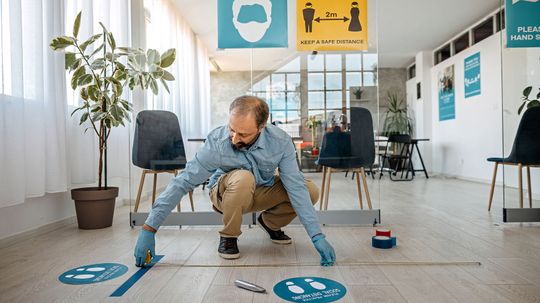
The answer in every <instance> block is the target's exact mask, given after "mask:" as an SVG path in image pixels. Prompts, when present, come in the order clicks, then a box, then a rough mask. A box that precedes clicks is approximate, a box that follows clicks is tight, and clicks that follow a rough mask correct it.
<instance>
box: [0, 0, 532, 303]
mask: <svg viewBox="0 0 540 303" xmlns="http://www.w3.org/2000/svg"><path fill="white" fill-rule="evenodd" d="M219 1H222V0H218V1H209V0H202V1H190V0H131V1H130V0H115V1H110V0H109V1H107V0H96V1H85V0H77V1H63V0H52V1H39V0H32V1H30V0H28V1H13V0H11V1H10V0H3V1H0V17H1V28H0V51H1V52H0V68H1V72H0V99H1V100H0V119H1V120H0V171H1V172H2V173H1V174H0V252H1V253H2V256H3V257H2V260H0V273H1V276H0V281H1V282H0V290H2V293H3V295H2V297H3V298H2V299H0V301H4V300H6V301H5V302H12V301H13V302H38V301H39V302H53V301H104V300H110V299H111V298H109V295H110V293H112V292H113V291H114V290H115V289H116V288H117V287H118V286H119V285H120V284H121V283H122V282H123V280H125V279H127V278H126V276H129V275H131V274H133V273H135V272H136V271H137V270H138V269H137V268H136V267H135V266H134V262H133V256H132V254H133V247H134V245H135V242H136V239H137V232H138V230H139V229H140V225H141V224H142V223H141V222H142V221H141V218H144V216H145V215H146V214H147V213H148V212H149V211H150V209H151V205H152V200H154V199H155V197H156V196H158V195H159V193H160V192H162V191H163V190H164V189H165V187H166V186H167V184H168V182H169V181H170V180H171V178H173V177H174V172H173V173H171V172H170V171H162V172H164V173H156V170H155V169H154V170H151V172H146V173H145V170H147V169H148V168H144V167H143V168H141V167H140V166H137V165H136V164H135V163H134V162H133V159H134V154H133V153H134V151H135V149H134V140H136V136H137V132H136V127H137V123H136V121H137V115H138V113H140V112H141V111H145V110H164V111H169V112H172V113H174V115H175V116H176V117H177V119H178V124H179V126H180V130H181V136H182V137H181V141H182V142H181V143H182V145H183V148H184V149H185V155H184V157H185V160H187V161H189V160H191V159H193V157H194V155H195V153H196V151H197V149H198V148H199V147H200V146H201V145H202V144H203V141H204V138H205V137H206V135H207V134H208V133H209V132H210V131H211V130H212V129H214V128H216V127H218V126H221V125H225V124H227V123H228V113H229V105H230V103H231V102H232V101H233V100H234V98H236V97H238V96H241V95H246V94H247V95H255V96H258V97H260V98H262V99H264V100H265V101H266V102H267V103H268V105H269V108H270V121H269V123H272V124H274V125H276V126H278V127H280V128H282V129H283V130H285V131H286V132H287V133H288V134H289V135H290V136H291V137H292V139H293V141H294V143H295V147H296V149H297V159H298V165H299V168H300V169H301V170H302V171H303V173H304V176H305V177H307V178H310V179H312V180H313V181H314V182H315V183H316V184H317V185H318V187H319V188H320V189H322V188H323V187H324V188H325V191H326V194H323V195H321V198H320V200H319V202H318V203H317V204H315V206H314V207H315V208H316V209H317V210H318V211H319V213H325V212H328V213H330V212H331V211H350V212H351V214H354V216H353V217H354V218H351V216H347V217H343V218H342V219H340V217H339V214H343V212H336V213H335V214H336V217H332V218H333V219H332V220H330V219H329V220H330V221H329V223H328V224H325V226H324V228H323V229H324V231H325V233H326V234H327V237H328V239H329V241H330V242H331V243H333V244H335V248H336V254H337V258H338V264H339V262H340V261H343V262H364V261H370V262H376V261H378V262H383V261H396V262H417V261H418V262H420V261H421V262H434V263H436V262H439V265H433V266H431V265H426V263H424V264H423V265H399V264H398V265H388V264H383V265H380V264H379V265H377V264H375V265H369V264H368V265H362V266H343V267H340V266H337V267H333V268H328V269H327V268H318V267H305V268H304V267H281V268H280V267H273V268H257V267H256V268H241V267H239V268H219V267H215V268H196V267H193V268H189V267H185V268H183V267H181V264H207V265H208V264H216V263H219V264H226V261H223V260H220V259H219V257H218V256H217V254H216V252H215V250H216V248H217V239H216V238H217V230H218V228H219V226H216V224H215V222H214V221H211V223H210V221H208V222H209V223H208V224H203V223H205V222H204V221H199V223H195V224H185V225H184V224H182V221H181V219H179V221H175V224H171V225H170V226H166V227H163V228H162V230H160V232H159V233H158V237H157V241H158V242H157V249H158V253H159V251H161V252H162V253H163V254H164V255H165V256H166V259H165V260H166V262H170V263H174V264H180V265H179V266H176V267H174V268H173V266H170V267H165V266H164V267H162V268H161V267H157V268H154V269H152V270H151V271H149V273H148V274H147V275H146V276H145V277H144V278H142V280H141V281H139V282H138V283H137V284H135V285H134V286H133V287H132V289H131V290H130V291H128V292H127V293H126V294H125V295H124V296H123V298H120V299H122V300H126V301H133V300H140V301H154V302H163V301H172V300H176V301H181V302H182V301H189V302H213V301H220V302H263V301H264V302H267V301H268V302H274V301H276V302H280V298H279V297H277V296H275V295H274V294H273V293H272V292H271V291H270V290H271V289H272V287H273V286H274V285H275V284H276V283H277V282H279V281H281V280H284V279H287V278H288V277H295V276H319V277H327V278H331V279H333V280H337V281H340V282H341V283H342V284H344V285H345V286H346V287H347V294H346V296H345V297H344V299H343V301H344V302H371V301H373V302H381V301H388V302H484V301H486V302H487V301H490V302H537V301H538V300H540V241H538V240H539V239H540V230H539V226H538V224H537V223H535V222H538V221H540V211H539V210H538V208H537V207H538V203H539V200H540V181H539V180H540V171H539V170H538V169H537V167H538V166H539V163H540V160H539V158H540V154H536V155H527V156H526V157H532V158H533V159H532V160H531V161H532V162H529V163H528V164H527V163H521V162H520V161H519V160H517V161H514V160H515V159H493V158H505V157H509V155H510V156H511V155H513V152H512V151H513V149H516V148H517V149H518V150H521V151H524V152H525V153H527V150H533V149H528V146H529V145H527V144H531V146H534V145H535V144H536V145H538V142H539V139H538V138H539V135H538V133H539V132H540V129H538V128H536V131H534V130H530V129H529V130H528V136H529V137H528V138H529V140H530V138H532V140H533V141H532V142H530V141H528V143H527V142H526V143H524V141H523V140H522V141H520V140H519V139H518V138H520V137H521V135H523V134H522V133H523V132H520V130H519V129H520V122H523V121H522V120H523V117H525V116H526V115H529V116H530V118H529V119H531V121H533V122H530V123H529V124H533V125H536V126H537V124H538V123H536V124H534V121H538V119H539V118H538V114H535V113H538V111H535V110H534V107H535V105H540V102H539V101H536V103H535V102H534V100H535V99H538V96H537V94H538V90H539V89H540V87H539V86H538V85H539V83H540V49H539V48H538V47H536V48H535V47H519V48H511V47H508V42H509V41H508V39H507V33H506V25H507V24H506V20H507V16H506V6H505V1H502V0H473V1H471V0H469V1H465V0H456V1H453V2H452V3H451V5H449V4H448V3H447V2H445V1H439V0H437V1H424V0H411V1H390V0H380V1H373V0H368V1H366V2H367V20H368V24H367V25H365V26H366V28H367V35H368V40H367V49H365V50H345V51H325V50H320V51H298V50H297V44H296V40H297V31H303V30H304V29H303V28H298V26H297V24H298V22H297V9H298V4H297V1H283V2H284V3H286V8H287V13H288V14H287V24H288V27H287V41H288V46H287V47H279V48H244V49H229V48H226V49H220V48H218V17H217V16H218V2H219ZM313 2H314V3H316V1H313ZM359 2H361V1H359ZM515 2H517V3H515ZM514 4H520V5H522V4H526V5H536V6H535V8H538V7H539V6H538V5H537V4H538V3H536V2H532V1H524V0H522V1H514ZM79 12H82V15H81V21H80V30H79V33H78V35H79V37H83V38H80V39H83V40H81V41H84V39H86V38H87V37H90V36H92V35H94V34H96V33H100V31H101V30H102V28H101V26H100V25H99V23H98V22H102V23H103V24H104V25H105V26H106V27H107V29H108V30H110V32H112V33H114V38H115V40H116V44H117V45H118V46H130V47H133V48H142V49H145V50H146V49H156V50H158V51H159V52H160V55H161V54H164V52H165V51H167V50H168V49H171V48H174V49H175V50H176V59H175V60H174V62H173V63H172V64H171V65H170V66H167V71H168V72H169V73H170V74H171V75H172V76H174V80H172V81H167V83H166V85H167V88H165V86H164V85H163V84H162V82H159V83H157V86H158V87H159V90H158V92H157V94H155V93H154V92H153V91H152V89H146V90H140V89H135V90H133V91H125V92H124V94H123V96H124V98H125V99H126V100H127V101H128V102H129V103H130V104H131V106H132V110H131V111H129V117H130V121H127V120H126V123H125V124H124V125H119V126H118V127H114V128H113V129H112V131H111V133H110V136H109V137H108V141H107V183H108V184H109V185H111V186H116V187H118V188H119V191H118V197H117V198H116V203H115V207H114V219H113V225H112V227H107V228H104V229H96V230H84V229H79V228H78V221H77V217H76V210H75V204H74V202H73V200H72V196H71V192H70V191H71V189H74V188H80V187H86V186H96V184H97V183H96V180H98V169H97V168H98V163H99V161H100V153H99V144H100V143H99V141H98V140H97V137H96V136H95V133H94V132H93V130H92V129H89V130H87V128H89V127H90V125H89V124H88V123H82V124H80V121H81V119H82V118H83V115H84V111H76V112H75V113H73V114H72V112H73V111H74V110H75V109H76V108H77V107H79V106H80V105H81V104H83V102H84V100H82V99H81V97H80V92H79V90H78V89H75V90H74V89H73V88H72V83H71V81H72V79H71V74H70V73H69V72H67V71H66V70H65V69H64V65H65V57H64V55H63V54H62V53H61V52H55V51H53V50H52V49H51V48H50V47H49V44H50V43H51V40H52V39H53V38H54V37H56V36H60V35H65V34H66V33H67V35H71V32H72V31H73V23H74V22H75V19H76V17H77V14H78V13H79ZM274 18H277V17H276V16H274ZM326 22H332V21H326ZM324 24H325V23H324V21H323V22H321V21H319V22H317V23H314V25H313V26H314V30H317V26H321V25H324ZM536 26H537V31H536V34H540V25H538V24H537V25H536ZM283 34H285V33H283ZM98 45H99V43H98V44H95V47H96V48H97V46H98ZM473 59H474V60H478V61H476V62H479V64H478V65H477V68H478V76H479V81H480V88H479V89H478V91H476V92H470V90H468V88H467V87H468V85H469V84H470V83H471V81H472V80H471V78H468V76H467V75H468V70H469V67H468V66H467V62H470V61H471V60H473ZM529 86H532V89H531V90H529V91H528V92H527V87H529ZM447 90H449V91H447ZM450 91H451V92H450ZM447 93H451V98H452V100H453V105H452V107H451V108H450V109H448V108H445V109H444V111H445V112H444V113H443V109H442V107H441V102H443V101H442V99H441V98H442V97H444V95H445V94H447ZM524 95H525V96H528V97H529V99H530V100H533V101H529V102H527V103H526V105H525V107H524V108H523V109H520V107H521V106H522V104H523V102H524V100H523V97H524ZM527 105H529V106H530V109H528V108H527V107H528V106H527ZM358 107H360V108H365V109H367V110H368V111H369V113H370V116H371V119H372V123H370V124H371V125H370V126H372V128H373V129H372V131H371V133H372V139H371V140H372V141H373V144H374V146H372V147H374V149H373V150H374V153H375V154H374V160H373V163H371V165H369V166H365V167H363V168H362V173H355V172H354V170H351V171H350V172H348V173H346V172H345V170H343V171H341V170H340V171H338V172H335V173H334V174H327V172H328V168H327V166H325V165H320V164H319V163H320V162H318V160H320V159H321V156H323V160H324V152H325V148H327V147H328V146H323V145H325V142H326V143H327V140H326V139H325V135H326V134H327V133H330V132H333V131H334V129H335V127H340V131H341V132H347V131H348V130H350V129H351V126H352V125H353V124H354V123H355V115H353V114H352V112H353V111H354V109H353V110H351V108H358ZM447 110H450V113H448V112H446V111H447ZM529 111H530V112H529ZM396 112H397V113H396ZM533 115H535V116H533ZM396 117H397V118H396ZM391 119H394V120H391ZM396 119H397V120H399V121H398V122H396V123H394V124H392V123H391V122H392V121H394V122H395V121H396ZM404 121H405V122H404ZM522 124H525V123H522ZM521 127H522V128H525V127H526V126H525V125H523V126H521ZM395 134H402V135H408V139H407V141H406V142H390V141H389V139H390V138H391V137H392V136H393V135H395ZM520 134H521V135H520ZM534 138H536V139H534ZM353 140H354V138H353ZM519 142H521V143H519ZM520 144H521V145H520ZM524 144H525V145H524ZM403 148H404V149H405V154H403V153H402V152H403V150H404V149H403ZM397 156H400V157H401V158H398V160H396V159H395V158H396V157H397ZM488 158H491V159H490V160H489V161H488ZM535 161H536V164H534V163H535ZM322 163H324V161H323V162H322ZM531 163H532V164H531ZM329 165H330V164H329ZM330 166H331V165H330ZM330 166H328V167H330ZM330 176H331V177H330ZM330 178H331V182H330V180H329V179H330ZM208 192H209V189H208V188H207V187H205V186H204V185H201V186H199V187H197V188H196V189H195V191H194V192H193V195H192V200H191V201H192V203H190V202H191V201H190V197H188V196H187V195H186V197H184V198H183V199H182V200H181V201H180V207H179V209H178V210H177V211H178V212H181V213H182V214H184V213H186V214H188V213H191V214H192V215H196V214H197V213H199V214H202V216H201V217H195V216H194V217H190V218H193V219H190V220H195V221H196V220H204V218H206V217H205V214H206V213H211V212H212V204H211V202H210V198H209V195H208ZM368 201H369V205H368ZM488 208H489V209H488ZM175 212H176V211H175ZM141 215H142V216H143V217H141ZM216 215H217V214H216ZM323 216H324V214H323ZM179 218H181V217H179ZM186 218H187V217H186ZM198 218H201V219H198ZM212 218H213V217H212ZM329 218H330V217H329ZM355 218H356V219H355ZM366 218H367V219H366ZM373 218H376V222H373ZM340 220H342V221H344V222H345V221H346V222H345V223H340ZM349 221H350V222H349ZM190 222H192V221H190ZM201 222H202V223H201ZM373 223H376V224H373ZM178 225H181V228H179V227H178ZM376 227H384V228H389V229H391V230H392V232H393V233H394V234H395V235H397V237H398V245H397V246H396V247H394V248H392V249H390V250H377V249H374V248H372V247H371V236H372V235H373V232H374V228H376ZM244 230H245V232H244V234H243V235H242V237H244V239H241V240H240V243H241V244H242V245H244V246H243V247H244V250H245V254H244V256H245V257H243V258H241V259H239V260H238V261H235V262H236V263H233V264H240V265H241V264H265V263H280V264H281V263H282V264H286V263H291V262H310V261H316V260H317V259H318V256H317V253H316V252H315V250H313V249H312V248H311V247H310V245H311V244H310V242H309V239H308V238H307V237H306V235H305V232H304V231H303V230H302V228H301V226H300V225H297V224H293V225H291V226H290V227H287V228H286V231H287V232H288V233H290V234H291V235H292V237H293V238H294V240H295V242H294V245H293V246H292V247H288V248H276V247H274V246H272V244H267V243H266V242H265V240H266V237H265V235H263V234H262V232H261V231H260V230H259V229H257V228H255V227H253V226H252V225H251V224H250V225H249V226H245V228H244ZM462 261H463V262H468V261H470V262H478V263H480V264H481V265H475V266H471V265H463V264H461V265H460V264H459V263H456V264H447V263H448V262H462ZM106 262H117V263H122V264H125V265H127V266H128V267H129V270H128V273H127V275H125V276H124V277H123V278H119V279H118V280H111V281H108V282H104V283H97V284H92V285H91V286H84V285H78V286H74V285H66V284H62V283H60V282H59V281H58V276H59V275H60V274H62V273H63V272H64V271H66V270H68V269H70V268H75V267H77V266H81V265H83V264H90V263H106ZM443 263H445V264H443ZM227 264H228V263H227ZM122 279H123V280H122ZM145 279H147V280H145ZM235 279H244V280H249V281H252V282H255V283H257V284H259V285H263V286H264V287H266V288H267V290H268V291H269V293H268V294H266V295H261V294H255V293H251V292H247V291H245V290H241V289H238V288H236V287H235V286H234V284H233V283H232V282H234V280H235Z"/></svg>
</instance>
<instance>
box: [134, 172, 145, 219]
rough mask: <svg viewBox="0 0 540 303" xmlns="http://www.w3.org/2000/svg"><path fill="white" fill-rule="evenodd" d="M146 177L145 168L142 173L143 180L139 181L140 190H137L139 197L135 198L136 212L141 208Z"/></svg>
mask: <svg viewBox="0 0 540 303" xmlns="http://www.w3.org/2000/svg"><path fill="white" fill-rule="evenodd" d="M145 177H146V170H144V169H143V171H142V174H141V181H140V182H139V190H138V191H137V199H136V200H135V209H134V212H137V211H138V210H139V203H141V193H142V189H143V186H144V178H145Z"/></svg>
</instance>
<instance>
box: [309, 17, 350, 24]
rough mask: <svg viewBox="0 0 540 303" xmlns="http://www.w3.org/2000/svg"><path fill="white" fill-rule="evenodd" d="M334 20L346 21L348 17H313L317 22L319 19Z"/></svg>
mask: <svg viewBox="0 0 540 303" xmlns="http://www.w3.org/2000/svg"><path fill="white" fill-rule="evenodd" d="M335 20H341V21H343V22H347V21H349V20H350V19H349V18H347V17H343V18H321V17H317V18H315V21H317V22H319V23H321V21H335Z"/></svg>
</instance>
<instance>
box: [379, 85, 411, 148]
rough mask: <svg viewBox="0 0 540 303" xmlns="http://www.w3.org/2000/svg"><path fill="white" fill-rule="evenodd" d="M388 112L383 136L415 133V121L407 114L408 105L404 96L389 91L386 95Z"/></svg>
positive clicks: (385, 115) (385, 117)
mask: <svg viewBox="0 0 540 303" xmlns="http://www.w3.org/2000/svg"><path fill="white" fill-rule="evenodd" d="M386 103H387V105H388V110H387V111H386V113H385V114H384V124H383V128H382V129H383V135H384V136H387V137H388V136H390V135H397V134H408V135H411V134H412V133H413V121H412V119H411V118H410V117H409V115H408V113H407V105H406V104H405V99H404V97H403V95H402V94H400V93H399V92H397V91H395V90H390V91H388V93H387V95H386Z"/></svg>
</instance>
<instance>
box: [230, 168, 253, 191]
mask: <svg viewBox="0 0 540 303" xmlns="http://www.w3.org/2000/svg"><path fill="white" fill-rule="evenodd" d="M229 174H230V176H229V177H228V178H227V183H226V187H227V188H231V187H235V188H246V189H248V188H253V189H255V176H253V174H252V173H251V172H250V171H248V170H244V169H237V170H234V171H232V172H230V173H229Z"/></svg>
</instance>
